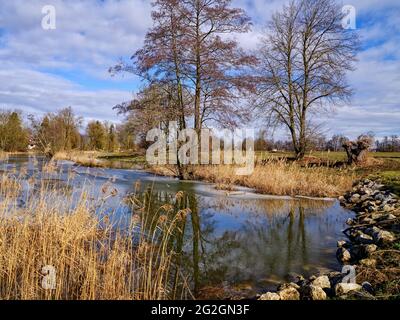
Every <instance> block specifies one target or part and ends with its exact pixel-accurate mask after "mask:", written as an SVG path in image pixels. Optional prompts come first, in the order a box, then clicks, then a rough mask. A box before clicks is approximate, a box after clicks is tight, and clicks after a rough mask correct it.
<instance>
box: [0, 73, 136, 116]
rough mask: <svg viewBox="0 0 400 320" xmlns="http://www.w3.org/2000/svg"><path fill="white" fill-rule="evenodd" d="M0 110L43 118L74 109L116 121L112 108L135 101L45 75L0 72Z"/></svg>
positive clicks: (125, 94)
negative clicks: (15, 110) (43, 115)
mask: <svg viewBox="0 0 400 320" xmlns="http://www.w3.org/2000/svg"><path fill="white" fill-rule="evenodd" d="M0 81H1V83H2V85H1V87H0V101H1V104H0V107H1V108H7V109H19V110H23V111H24V112H25V114H35V115H41V114H44V113H46V112H53V111H56V110H58V109H61V108H65V107H68V106H72V107H73V109H74V110H76V111H78V112H79V115H81V116H84V117H85V118H86V119H100V120H110V119H115V118H116V117H115V112H114V111H113V110H112V107H113V106H115V105H116V104H118V103H120V102H121V101H126V100H129V99H131V98H132V95H131V94H130V93H129V92H126V91H119V90H96V91H93V90H86V89H85V88H82V87H80V86H78V85H76V84H74V83H72V82H70V81H67V80H65V79H63V78H61V77H57V76H54V75H50V74H45V73H42V72H37V71H32V70H26V69H13V70H10V69H8V70H0Z"/></svg>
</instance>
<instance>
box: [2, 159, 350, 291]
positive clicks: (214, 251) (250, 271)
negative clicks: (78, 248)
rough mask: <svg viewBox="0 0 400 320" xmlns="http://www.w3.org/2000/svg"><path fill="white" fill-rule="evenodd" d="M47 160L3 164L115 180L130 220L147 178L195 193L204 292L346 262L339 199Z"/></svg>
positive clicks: (121, 212)
mask: <svg viewBox="0 0 400 320" xmlns="http://www.w3.org/2000/svg"><path fill="white" fill-rule="evenodd" d="M45 163H46V161H45V160H44V158H42V157H39V156H25V155H18V156H10V157H9V159H8V160H7V161H6V162H3V163H1V164H0V171H5V172H15V173H18V172H19V171H20V170H22V168H24V169H23V170H25V171H27V175H26V178H27V179H28V178H29V176H32V175H42V178H45V179H48V180H49V181H53V183H55V184H56V183H65V182H67V181H68V184H69V185H71V186H72V187H71V188H72V189H73V190H72V192H73V193H75V194H77V195H78V194H79V193H81V192H82V190H83V188H85V186H87V185H90V186H91V188H90V189H91V196H92V197H93V198H96V197H101V194H102V190H103V188H104V185H105V184H110V186H112V188H115V190H116V192H115V196H114V197H111V198H110V199H108V200H107V202H106V205H107V206H108V207H109V209H110V210H114V211H115V212H116V213H117V214H116V216H117V217H118V219H121V221H129V219H130V217H131V215H132V209H131V208H130V206H128V205H126V203H125V202H124V201H123V199H124V198H125V197H126V195H128V194H130V193H132V192H133V190H134V188H135V185H136V188H137V182H139V181H140V190H141V191H144V190H146V189H147V188H148V187H149V186H150V187H151V189H152V193H153V194H154V195H156V196H154V199H161V198H165V197H166V196H168V195H175V194H176V193H177V192H178V191H184V192H186V193H187V194H188V195H190V196H191V199H192V201H191V210H192V216H194V215H195V217H196V224H194V223H187V224H186V227H185V228H187V230H185V242H184V243H183V246H182V251H183V255H184V259H183V260H182V261H183V264H184V269H185V270H186V272H187V273H188V274H190V281H191V283H192V286H193V287H194V288H195V290H194V291H195V292H196V294H198V295H206V296H207V293H206V292H207V290H209V291H213V289H218V288H219V289H220V290H236V291H240V292H243V296H248V297H250V296H252V295H254V294H255V293H256V292H259V291H261V290H265V289H268V288H272V287H274V286H275V285H276V284H277V283H279V282H281V281H286V280H288V276H289V275H290V274H293V273H297V274H303V275H310V274H313V273H316V272H319V271H321V272H324V271H327V270H339V269H340V265H339V263H338V262H337V261H336V258H335V251H336V241H337V240H338V238H340V237H341V236H342V233H341V230H343V229H344V228H345V221H346V219H347V218H348V217H349V216H350V212H349V211H347V210H346V209H344V208H342V207H341V206H340V205H339V203H338V201H336V200H309V199H291V198H288V197H282V198H277V197H270V196H263V195H259V194H255V193H253V192H252V191H251V190H248V189H245V188H240V189H239V191H236V192H232V193H229V192H224V191H217V190H215V188H214V186H213V185H212V184H208V183H203V182H193V181H179V180H176V179H172V178H165V177H160V176H155V175H152V174H150V173H146V172H144V171H139V170H125V169H103V168H85V167H80V166H77V165H75V164H73V163H72V162H68V161H60V162H58V163H57V170H56V173H54V174H53V175H51V174H48V173H46V175H48V176H45V177H44V176H43V175H44V174H43V173H42V167H43V165H44V164H45ZM71 172H73V173H74V177H73V179H71ZM71 181H72V182H71ZM22 198H23V197H22ZM155 201H156V200H155ZM195 226H196V230H193V229H194V228H195ZM194 237H195V238H196V241H193V240H194ZM205 288H207V289H205ZM224 288H225V289H224Z"/></svg>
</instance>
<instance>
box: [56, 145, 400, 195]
mask: <svg viewBox="0 0 400 320" xmlns="http://www.w3.org/2000/svg"><path fill="white" fill-rule="evenodd" d="M293 157H294V155H293V154H292V153H290V152H276V153H272V152H257V153H256V166H255V170H254V172H253V174H251V175H250V176H237V175H236V174H235V172H234V169H235V168H234V167H233V166H229V165H220V166H212V165H209V166H191V167H190V168H189V169H188V171H190V174H189V175H188V178H189V179H197V180H204V181H208V182H213V183H216V184H217V186H216V188H217V189H221V190H222V189H223V190H234V189H235V186H234V185H241V186H246V187H250V188H254V189H255V190H256V191H257V192H259V193H263V194H271V195H290V196H296V195H302V196H312V197H336V196H339V195H341V194H343V193H345V192H346V191H348V190H349V189H350V188H351V185H352V182H353V181H354V180H356V179H359V178H362V177H366V176H370V177H372V178H381V179H383V181H384V182H385V183H386V184H388V186H389V187H390V188H391V189H392V190H393V192H395V193H397V194H398V193H399V182H398V181H399V176H400V153H399V152H397V153H396V152H371V153H370V160H369V161H368V164H366V165H364V166H361V167H357V168H346V167H345V166H344V167H341V166H340V164H343V163H344V162H345V160H346V154H345V152H319V151H318V152H309V153H308V154H307V155H306V157H305V159H304V160H303V161H297V162H296V161H293ZM54 159H68V160H72V161H75V162H76V163H77V164H79V165H83V166H89V167H96V166H97V167H110V168H147V169H148V170H149V171H151V172H153V173H156V174H160V175H165V176H176V169H175V168H174V167H172V166H162V167H161V166H151V167H149V166H147V165H146V162H145V158H144V156H143V155H140V154H132V153H100V152H69V153H65V152H64V153H58V154H56V155H55V157H54Z"/></svg>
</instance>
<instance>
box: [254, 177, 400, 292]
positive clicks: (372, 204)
mask: <svg viewBox="0 0 400 320" xmlns="http://www.w3.org/2000/svg"><path fill="white" fill-rule="evenodd" d="M339 200H340V202H341V204H342V205H343V206H344V207H346V208H349V209H351V210H353V211H354V213H355V216H354V218H352V219H349V220H348V221H347V224H348V225H349V227H348V228H347V229H346V230H344V234H345V235H346V237H347V239H345V240H342V239H340V240H338V243H337V245H338V250H337V253H336V256H337V259H338V260H339V261H340V262H341V263H342V264H343V266H344V268H343V270H342V272H330V273H327V274H318V275H314V276H311V277H309V278H307V279H305V278H304V277H302V276H301V275H298V276H294V277H293V281H292V282H289V283H284V284H281V285H279V286H278V287H277V290H276V291H270V292H266V293H263V294H261V295H260V296H259V297H258V299H259V300H326V299H329V298H330V299H372V300H375V299H400V200H399V197H398V196H397V195H396V194H394V193H392V192H391V188H389V187H387V186H385V185H384V184H382V183H381V181H380V180H376V181H373V180H370V179H365V180H362V181H360V182H358V183H356V184H355V185H354V187H353V189H352V191H349V192H347V193H346V194H345V195H344V196H341V197H340V198H339Z"/></svg>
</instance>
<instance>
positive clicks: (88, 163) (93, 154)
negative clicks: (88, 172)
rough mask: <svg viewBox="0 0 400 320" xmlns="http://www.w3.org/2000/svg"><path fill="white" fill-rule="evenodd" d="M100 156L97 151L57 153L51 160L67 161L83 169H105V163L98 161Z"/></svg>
mask: <svg viewBox="0 0 400 320" xmlns="http://www.w3.org/2000/svg"><path fill="white" fill-rule="evenodd" d="M100 155H101V153H100V152H97V151H68V152H66V151H59V152H57V153H56V154H55V155H54V156H53V158H52V159H53V160H69V161H73V162H75V163H77V164H79V165H82V166H85V167H106V166H107V163H106V162H104V161H102V160H100V159H98V157H99V156H100Z"/></svg>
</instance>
